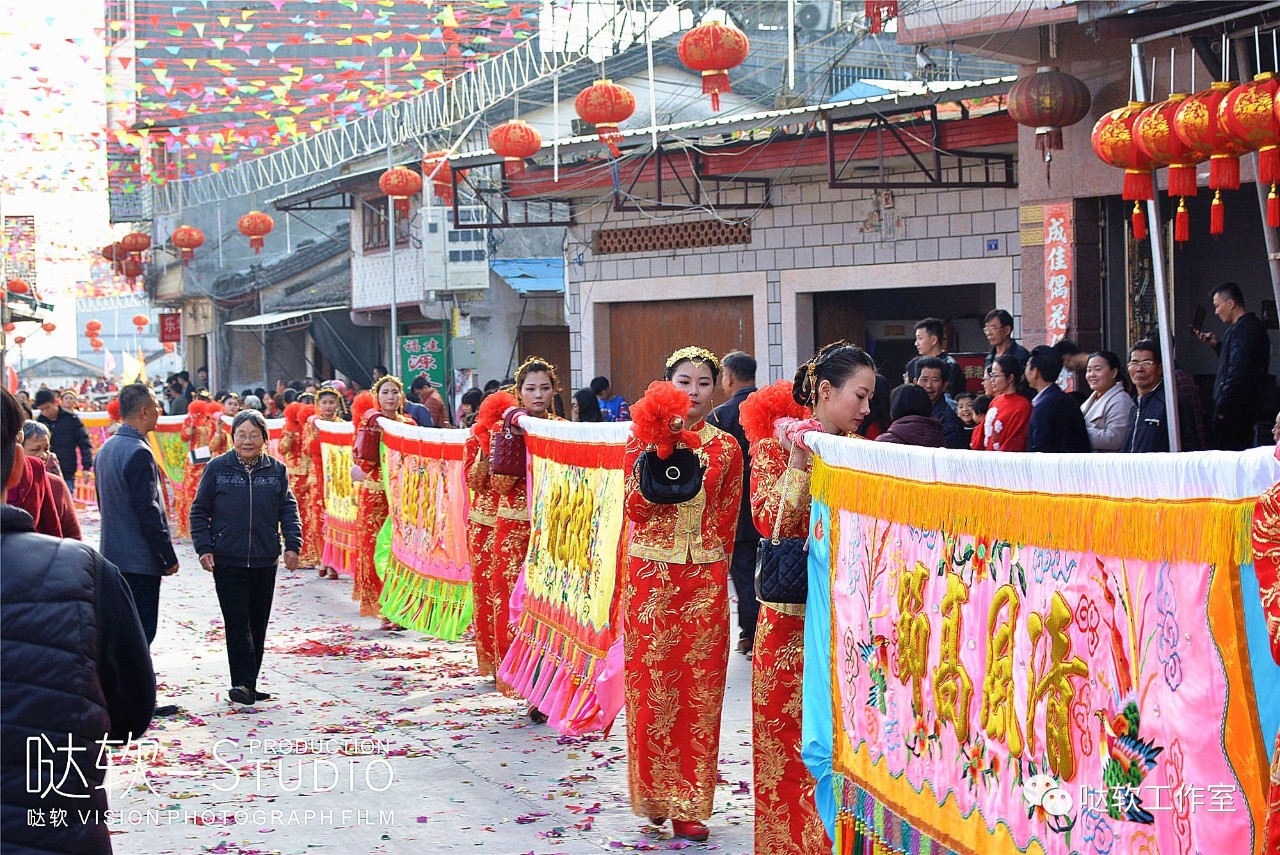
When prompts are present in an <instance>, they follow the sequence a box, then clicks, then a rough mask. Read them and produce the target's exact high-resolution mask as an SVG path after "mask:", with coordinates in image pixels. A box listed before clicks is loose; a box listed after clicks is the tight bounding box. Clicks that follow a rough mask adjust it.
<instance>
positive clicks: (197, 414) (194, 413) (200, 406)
mask: <svg viewBox="0 0 1280 855" xmlns="http://www.w3.org/2000/svg"><path fill="white" fill-rule="evenodd" d="M205 412H206V411H205V408H204V401H201V400H200V399H199V398H197V399H196V400H194V401H192V402H191V403H190V404H187V416H188V417H189V418H191V419H193V420H194V419H199V418H203V417H204V414H205Z"/></svg>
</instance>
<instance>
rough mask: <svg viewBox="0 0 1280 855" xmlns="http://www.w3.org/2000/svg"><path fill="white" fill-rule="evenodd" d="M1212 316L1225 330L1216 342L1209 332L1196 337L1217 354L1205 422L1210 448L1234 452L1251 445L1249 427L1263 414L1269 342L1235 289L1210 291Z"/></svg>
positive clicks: (1233, 285) (1222, 287)
mask: <svg viewBox="0 0 1280 855" xmlns="http://www.w3.org/2000/svg"><path fill="white" fill-rule="evenodd" d="M1211 297H1212V299H1213V313H1214V314H1215V315H1217V316H1218V319H1219V320H1220V321H1222V322H1223V323H1224V324H1226V325H1227V331H1226V332H1225V333H1223V334H1222V340H1221V341H1219V340H1218V337H1217V336H1216V335H1214V334H1213V333H1211V332H1203V331H1197V332H1196V337H1197V338H1199V339H1200V340H1201V341H1203V342H1204V343H1205V344H1208V345H1209V346H1210V347H1212V348H1213V349H1214V350H1215V351H1217V353H1218V376H1217V378H1216V379H1215V380H1214V381H1213V415H1212V417H1211V418H1210V420H1209V428H1210V431H1209V433H1210V441H1211V442H1212V443H1213V446H1214V448H1220V449H1223V450H1224V451H1240V450H1242V449H1245V448H1249V447H1250V446H1252V445H1253V425H1254V423H1255V422H1257V421H1258V420H1259V419H1260V418H1262V417H1263V415H1264V414H1263V413H1262V412H1261V410H1260V405H1261V404H1262V402H1263V401H1264V400H1265V396H1264V394H1263V393H1264V392H1265V391H1266V388H1267V385H1266V381H1267V368H1268V366H1269V365H1270V363H1271V339H1269V338H1268V337H1267V331H1266V329H1265V328H1264V327H1263V326H1262V321H1260V320H1259V319H1258V316H1257V315H1255V314H1254V313H1253V312H1246V311H1245V308H1244V296H1243V295H1242V294H1241V293H1240V286H1239V285H1237V284H1236V283H1234V282H1224V283H1223V284H1221V285H1219V286H1218V287H1217V288H1215V289H1213V294H1212V295H1211Z"/></svg>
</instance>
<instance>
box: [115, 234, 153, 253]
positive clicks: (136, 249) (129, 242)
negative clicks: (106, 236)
mask: <svg viewBox="0 0 1280 855" xmlns="http://www.w3.org/2000/svg"><path fill="white" fill-rule="evenodd" d="M119 246H120V247H121V248H122V249H123V250H124V251H125V252H127V253H129V254H130V255H141V254H142V253H144V252H146V251H147V250H149V249H151V235H149V234H146V233H145V232H130V233H129V234H127V235H125V236H124V237H122V238H120V243H119Z"/></svg>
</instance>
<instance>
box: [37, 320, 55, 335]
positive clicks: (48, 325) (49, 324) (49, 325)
mask: <svg viewBox="0 0 1280 855" xmlns="http://www.w3.org/2000/svg"><path fill="white" fill-rule="evenodd" d="M57 328H58V325H57V324H55V323H54V322H53V321H45V322H44V323H42V324H41V325H40V329H42V330H44V334H45V335H53V331H54V330H56V329H57Z"/></svg>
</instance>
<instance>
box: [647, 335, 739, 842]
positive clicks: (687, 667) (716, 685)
mask: <svg viewBox="0 0 1280 855" xmlns="http://www.w3.org/2000/svg"><path fill="white" fill-rule="evenodd" d="M719 374H720V362H719V360H718V359H716V357H715V355H713V354H712V353H711V352H710V351H707V350H704V349H703V348H700V347H685V348H681V349H680V350H677V351H676V352H675V353H673V354H672V355H671V357H670V358H669V359H668V360H667V364H666V380H665V381H657V382H654V383H652V384H650V386H649V388H648V389H647V390H646V391H645V393H644V397H642V398H641V399H640V400H639V401H637V402H636V403H635V404H633V405H632V407H631V419H632V426H631V436H630V438H629V439H628V440H627V447H626V458H625V463H624V471H625V472H626V473H627V477H626V484H625V487H624V490H625V497H626V498H625V510H626V514H627V517H628V518H629V519H630V520H631V522H632V523H633V527H632V530H631V538H630V541H629V542H628V544H627V569H626V576H625V579H624V581H623V588H622V612H623V625H624V626H625V627H626V631H625V632H624V633H623V647H624V655H625V661H626V664H625V671H624V687H625V693H626V705H627V775H628V777H629V778H630V783H631V809H632V810H633V811H634V812H635V813H636V814H637V815H638V816H643V817H648V818H649V820H650V822H652V823H653V824H655V825H661V824H662V823H664V822H666V820H667V818H668V817H669V818H670V819H671V824H672V828H673V830H674V832H675V834H676V835H677V836H678V837H683V838H685V839H687V840H706V839H707V836H708V835H709V833H710V832H709V831H708V830H707V826H706V825H705V824H704V820H706V819H708V818H710V816H711V814H712V810H713V806H714V804H713V803H714V797H715V789H716V779H717V774H716V766H717V760H718V757H719V751H720V710H721V707H722V705H723V701H724V684H725V672H726V669H727V668H728V663H729V633H728V625H729V587H728V585H729V578H728V573H729V563H728V559H729V556H730V555H731V554H732V553H733V538H734V534H735V530H736V528H737V525H738V512H739V510H740V506H741V498H742V450H741V449H740V448H739V447H738V441H737V440H736V439H734V438H733V436H732V435H730V434H728V433H725V432H724V431H722V430H720V429H719V428H716V427H712V426H711V425H709V424H707V423H706V417H707V414H708V413H709V412H711V407H712V404H713V400H712V398H713V396H714V394H715V389H716V380H717V379H718V378H719ZM677 444H680V445H683V446H684V447H686V448H688V449H691V450H694V451H696V453H697V455H698V457H699V458H700V459H701V462H702V464H703V466H704V467H705V469H704V471H703V475H702V485H701V489H700V490H699V491H698V494H697V495H696V496H695V497H694V498H692V499H690V500H688V501H685V502H682V503H680V504H655V503H654V502H651V501H650V500H649V499H648V498H646V497H645V495H644V493H643V492H641V489H640V478H639V475H638V474H637V467H636V464H637V462H638V461H639V460H640V456H641V454H643V453H644V452H646V451H653V452H654V453H657V454H658V455H659V457H660V458H661V459H670V458H671V455H672V450H673V449H674V448H675V447H676V445H677Z"/></svg>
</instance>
